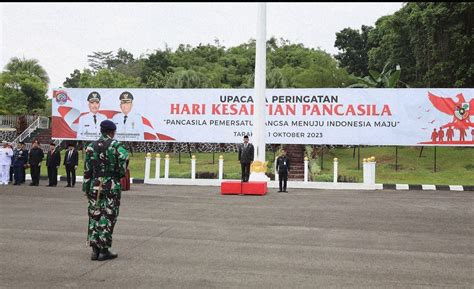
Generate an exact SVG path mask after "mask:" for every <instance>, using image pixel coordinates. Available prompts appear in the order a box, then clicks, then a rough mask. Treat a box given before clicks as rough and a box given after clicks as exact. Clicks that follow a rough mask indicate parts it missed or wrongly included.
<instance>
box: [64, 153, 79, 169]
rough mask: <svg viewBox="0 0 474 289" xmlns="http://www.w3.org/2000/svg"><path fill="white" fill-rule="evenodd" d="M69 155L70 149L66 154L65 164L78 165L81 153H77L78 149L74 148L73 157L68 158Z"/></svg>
mask: <svg viewBox="0 0 474 289" xmlns="http://www.w3.org/2000/svg"><path fill="white" fill-rule="evenodd" d="M68 156H69V150H66V153H65V154H64V162H63V165H65V166H72V167H73V166H77V163H78V158H79V157H78V156H79V154H78V153H77V150H76V149H73V150H72V154H71V158H68Z"/></svg>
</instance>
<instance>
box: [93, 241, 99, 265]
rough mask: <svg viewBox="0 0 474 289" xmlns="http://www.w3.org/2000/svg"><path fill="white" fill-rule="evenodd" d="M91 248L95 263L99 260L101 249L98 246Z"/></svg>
mask: <svg viewBox="0 0 474 289" xmlns="http://www.w3.org/2000/svg"><path fill="white" fill-rule="evenodd" d="M91 247H92V255H91V260H92V261H95V260H97V258H99V252H100V249H99V247H97V246H96V245H92V246H91Z"/></svg>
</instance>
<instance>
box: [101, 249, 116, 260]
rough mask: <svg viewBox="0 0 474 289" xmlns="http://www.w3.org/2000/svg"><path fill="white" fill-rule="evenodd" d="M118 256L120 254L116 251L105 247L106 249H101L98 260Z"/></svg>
mask: <svg viewBox="0 0 474 289" xmlns="http://www.w3.org/2000/svg"><path fill="white" fill-rule="evenodd" d="M117 256H118V255H117V254H116V253H114V252H112V251H109V249H107V248H105V249H100V253H99V257H97V260H98V261H105V260H109V259H115V258H117Z"/></svg>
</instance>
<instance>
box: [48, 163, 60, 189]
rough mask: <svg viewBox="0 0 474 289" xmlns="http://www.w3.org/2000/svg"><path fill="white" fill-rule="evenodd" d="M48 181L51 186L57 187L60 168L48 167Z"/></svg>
mask: <svg viewBox="0 0 474 289" xmlns="http://www.w3.org/2000/svg"><path fill="white" fill-rule="evenodd" d="M48 179H49V185H50V186H56V185H57V184H58V168H57V167H48Z"/></svg>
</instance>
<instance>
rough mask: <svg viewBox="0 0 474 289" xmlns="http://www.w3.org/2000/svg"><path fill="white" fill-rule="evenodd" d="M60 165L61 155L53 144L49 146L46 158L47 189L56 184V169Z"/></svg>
mask: <svg viewBox="0 0 474 289" xmlns="http://www.w3.org/2000/svg"><path fill="white" fill-rule="evenodd" d="M60 165H61V155H60V154H59V148H56V145H55V144H54V143H50V144H49V152H48V154H47V156H46V166H47V167H48V179H49V184H48V187H56V186H57V184H58V168H59V166H60Z"/></svg>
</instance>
